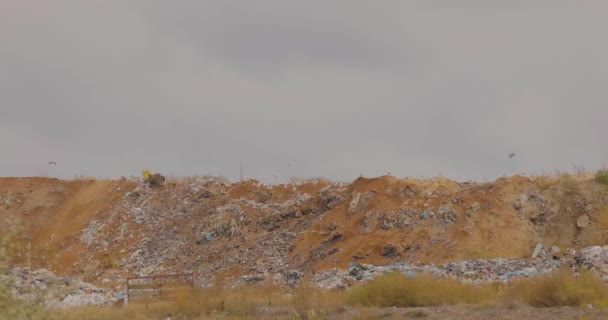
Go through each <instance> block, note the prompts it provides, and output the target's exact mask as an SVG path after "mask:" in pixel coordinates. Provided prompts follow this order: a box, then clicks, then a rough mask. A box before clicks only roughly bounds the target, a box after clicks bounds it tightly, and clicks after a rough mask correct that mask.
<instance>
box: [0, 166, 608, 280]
mask: <svg viewBox="0 0 608 320" xmlns="http://www.w3.org/2000/svg"><path fill="white" fill-rule="evenodd" d="M127 192H129V193H132V194H129V193H127ZM607 205H608V187H607V186H606V185H601V184H598V183H596V182H594V181H593V179H592V175H589V174H583V175H577V176H560V177H534V178H528V177H522V176H513V177H510V178H502V179H498V180H496V181H494V182H489V183H473V182H465V183H458V182H454V181H450V180H448V179H445V178H436V179H430V180H417V179H397V178H395V177H390V176H384V177H378V178H373V179H367V178H359V179H357V180H355V181H354V182H353V183H351V184H335V183H331V182H328V181H323V180H320V181H310V182H306V183H299V184H293V185H278V186H266V185H263V184H260V183H258V182H256V181H247V182H243V183H235V184H229V183H227V182H226V181H222V180H221V179H216V178H184V179H179V180H169V181H167V183H165V185H164V186H162V187H159V188H154V189H151V188H149V187H147V186H145V185H144V184H143V183H141V182H140V183H138V182H136V181H133V180H128V179H118V180H74V181H63V180H57V179H48V178H0V217H12V218H18V219H20V220H21V221H22V222H23V223H24V225H25V231H24V232H23V233H22V234H21V237H20V238H21V241H22V248H21V250H20V255H21V261H20V262H21V264H23V265H29V266H32V267H34V268H41V267H44V268H49V269H50V270H52V271H54V272H55V273H57V274H65V275H71V276H82V277H84V278H85V280H87V281H92V282H96V281H101V279H103V278H106V277H109V278H110V279H111V280H112V281H113V282H114V281H116V282H118V281H120V279H121V278H122V277H124V276H126V275H128V274H134V273H140V274H145V273H158V272H164V273H172V272H182V271H193V272H200V273H202V274H205V275H207V276H216V275H221V276H222V277H237V276H243V275H249V276H252V277H253V278H252V279H254V280H255V279H257V278H255V277H258V276H259V277H262V278H263V277H265V276H268V275H272V274H283V273H285V272H288V271H289V270H292V269H297V270H301V271H313V272H320V271H323V270H327V269H329V268H346V266H347V265H348V264H349V263H351V262H361V263H369V264H374V265H384V264H390V263H396V262H399V261H407V262H430V263H442V262H446V261H455V260H465V259H475V258H495V257H501V258H511V257H515V258H523V257H528V256H529V255H530V253H531V251H532V248H533V246H534V244H535V243H537V242H541V243H543V244H544V245H545V247H551V246H558V247H560V248H561V249H564V248H569V247H570V248H581V247H586V246H591V245H606V244H608V211H607V210H606V206H607ZM581 216H586V217H587V218H588V220H589V223H588V225H587V226H585V227H577V224H576V223H577V219H579V218H580V217H581ZM207 235H209V237H210V238H212V240H211V241H207V240H206V238H205V237H206V236H207Z"/></svg>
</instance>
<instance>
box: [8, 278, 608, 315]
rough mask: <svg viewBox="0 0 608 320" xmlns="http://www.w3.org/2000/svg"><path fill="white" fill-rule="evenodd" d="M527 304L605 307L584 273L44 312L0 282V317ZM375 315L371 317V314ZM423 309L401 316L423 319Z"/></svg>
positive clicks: (606, 301) (208, 293)
mask: <svg viewBox="0 0 608 320" xmlns="http://www.w3.org/2000/svg"><path fill="white" fill-rule="evenodd" d="M457 304H466V305H478V306H495V305H497V304H502V305H504V304H507V305H529V306H533V307H556V306H586V305H587V304H592V305H593V306H594V307H595V308H604V307H608V287H607V286H606V285H605V284H604V283H603V282H602V281H601V280H600V279H598V278H596V277H595V276H594V275H592V274H591V273H582V274H581V275H580V276H577V277H575V276H573V275H572V274H570V273H568V272H560V273H557V274H555V275H552V276H547V277H537V278H527V279H522V280H521V281H518V282H515V283H513V284H510V285H502V286H499V285H482V286H473V285H468V284H462V283H460V282H458V281H455V280H451V279H436V278H432V277H431V276H425V275H422V276H419V277H416V278H407V277H405V276H403V275H401V274H388V275H385V276H382V277H379V278H377V279H375V280H372V281H370V282H368V283H365V284H362V285H360V286H357V287H354V288H352V289H350V290H347V291H344V292H337V291H327V290H321V289H317V288H313V287H311V286H309V285H307V284H304V285H302V286H300V287H298V288H295V289H293V290H290V291H284V290H282V289H280V288H278V287H275V286H272V285H266V286H257V287H246V288H240V289H234V290H219V289H202V290H184V291H182V292H179V293H178V294H177V295H176V296H175V297H174V298H173V299H171V300H166V301H156V302H150V303H145V302H139V303H133V302H132V303H131V304H129V305H128V306H124V307H78V308H69V309H65V310H54V311H49V310H45V309H43V308H42V307H41V306H39V305H34V304H25V303H23V302H20V301H15V300H14V299H12V298H11V297H10V295H9V294H8V292H7V290H2V287H1V286H0V319H5V318H6V319H16V320H20V319H33V320H38V319H51V320H54V319H66V320H77V319H97V320H110V319H117V320H145V319H167V318H169V317H170V318H171V319H173V320H175V319H293V320H320V319H328V318H330V317H332V316H335V315H336V314H338V313H340V309H343V308H341V306H344V305H352V306H353V307H354V308H356V309H355V310H358V311H357V313H358V314H359V315H358V316H357V318H358V319H375V317H374V314H373V313H370V311H369V310H370V309H367V308H366V307H393V306H395V307H424V306H437V305H457ZM375 316H377V315H375ZM425 316H426V315H425V314H424V312H423V311H420V312H417V313H416V312H410V313H408V314H407V317H409V318H424V317H425Z"/></svg>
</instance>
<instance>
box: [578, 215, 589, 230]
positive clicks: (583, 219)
mask: <svg viewBox="0 0 608 320" xmlns="http://www.w3.org/2000/svg"><path fill="white" fill-rule="evenodd" d="M576 226H577V227H579V228H586V227H587V226H589V216H588V215H586V214H584V215H582V216H580V217H578V219H577V220H576Z"/></svg>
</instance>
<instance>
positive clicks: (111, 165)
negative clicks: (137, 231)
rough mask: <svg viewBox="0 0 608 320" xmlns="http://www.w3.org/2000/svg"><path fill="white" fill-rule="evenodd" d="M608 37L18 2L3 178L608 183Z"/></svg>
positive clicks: (426, 13)
mask: <svg viewBox="0 0 608 320" xmlns="http://www.w3.org/2000/svg"><path fill="white" fill-rule="evenodd" d="M607 30H608V2H606V1H600V0H595V1H593V0H586V1H558V0H544V1H540V0H539V1H515V0H509V1H506V0H505V1H488V0H477V1H473V0H465V1H453V0H445V1H428V0H424V1H423V0H421V1H404V0H394V1H390V0H386V1H353V0H349V1H346V0H344V1H326V0H324V1H320V0H319V1H310V0H309V1H297V2H296V1H286V0H274V1H229V0H222V1H202V0H188V1H155V0H141V1H128V0H89V1H81V0H72V1H68V0H48V1H32V0H0V175H1V176H30V175H36V174H45V173H46V174H49V175H54V176H60V177H64V178H71V177H74V176H75V175H77V174H78V175H80V174H84V175H90V176H97V177H119V176H121V175H137V174H139V172H140V170H141V169H143V168H149V169H151V170H153V171H159V172H161V173H165V174H168V175H194V174H208V173H210V174H222V175H226V176H227V177H229V178H230V179H233V180H234V179H237V178H238V175H239V163H241V162H242V163H243V165H244V171H245V176H246V177H252V178H257V179H261V180H264V181H273V180H274V178H273V174H277V175H279V179H278V180H282V179H285V178H286V177H288V176H292V175H293V176H300V177H314V176H325V177H329V178H333V179H340V180H351V179H354V178H356V177H358V176H359V175H360V174H363V175H365V176H376V175H382V174H385V173H387V172H391V174H393V175H396V176H410V177H411V176H414V177H419V176H427V177H430V176H434V175H437V174H439V173H441V174H443V175H444V176H447V177H450V178H454V179H458V180H467V179H475V180H481V179H493V178H496V177H498V176H501V175H503V174H512V173H518V172H526V173H528V174H533V173H537V174H540V173H543V172H547V173H553V171H554V170H556V169H561V170H571V169H572V166H573V165H576V166H583V167H585V168H586V169H588V170H595V169H598V168H600V167H602V166H603V165H607V164H608V148H607V147H606V128H607V123H608V88H607V86H608V61H607V59H608V41H606V31H607ZM511 152H515V153H516V156H515V157H514V158H513V159H509V158H508V157H507V154H509V153H511ZM49 161H56V162H57V166H56V167H50V166H49V165H47V162H49ZM288 164H291V165H288Z"/></svg>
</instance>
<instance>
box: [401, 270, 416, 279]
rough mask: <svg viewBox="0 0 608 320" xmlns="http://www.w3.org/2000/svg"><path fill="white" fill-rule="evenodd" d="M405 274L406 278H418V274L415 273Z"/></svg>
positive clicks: (408, 272) (407, 272)
mask: <svg viewBox="0 0 608 320" xmlns="http://www.w3.org/2000/svg"><path fill="white" fill-rule="evenodd" d="M403 274H404V275H405V277H406V278H413V277H415V276H416V273H414V271H406V272H404V273H403Z"/></svg>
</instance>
